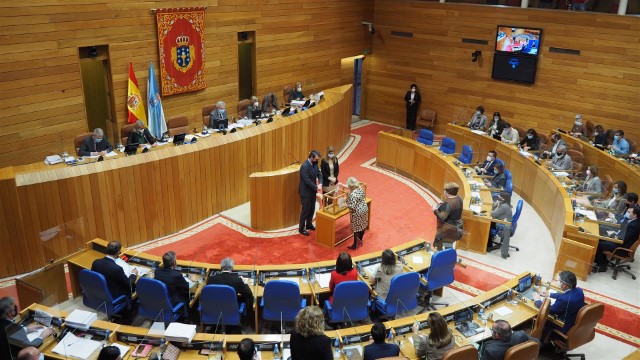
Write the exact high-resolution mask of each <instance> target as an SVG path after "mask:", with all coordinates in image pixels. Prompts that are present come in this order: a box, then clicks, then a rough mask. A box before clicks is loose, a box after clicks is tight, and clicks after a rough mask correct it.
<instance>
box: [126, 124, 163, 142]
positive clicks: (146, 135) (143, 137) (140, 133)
mask: <svg viewBox="0 0 640 360" xmlns="http://www.w3.org/2000/svg"><path fill="white" fill-rule="evenodd" d="M156 141H157V140H156V138H154V137H153V135H151V132H149V129H148V128H147V126H146V125H145V124H144V122H143V121H142V120H138V121H136V127H135V129H133V130H132V131H131V132H130V133H129V137H128V138H127V145H130V144H138V145H139V146H140V147H142V146H144V144H149V145H151V146H155V145H158V144H157V143H156Z"/></svg>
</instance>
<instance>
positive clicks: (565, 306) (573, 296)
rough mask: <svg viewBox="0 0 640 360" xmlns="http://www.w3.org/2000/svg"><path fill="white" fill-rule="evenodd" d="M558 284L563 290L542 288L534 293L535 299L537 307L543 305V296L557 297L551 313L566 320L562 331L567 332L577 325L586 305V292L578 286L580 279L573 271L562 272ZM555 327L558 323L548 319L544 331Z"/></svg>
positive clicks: (561, 319) (550, 310) (563, 320)
mask: <svg viewBox="0 0 640 360" xmlns="http://www.w3.org/2000/svg"><path fill="white" fill-rule="evenodd" d="M557 285H558V286H559V287H560V290H561V291H559V292H555V293H552V294H549V293H547V292H546V291H544V290H542V291H540V292H539V293H538V294H536V293H534V294H533V299H534V300H535V304H536V306H537V307H540V306H542V300H543V299H542V298H545V297H547V296H549V297H550V298H552V299H556V301H555V302H554V303H553V305H551V308H550V309H549V315H556V316H558V319H560V321H562V322H564V327H563V328H562V329H560V331H562V332H563V333H565V334H566V333H567V332H569V330H571V328H572V327H573V325H575V323H576V317H577V316H578V312H579V311H580V309H582V307H583V306H584V292H583V291H582V289H581V288H579V287H577V285H578V280H577V279H576V275H575V274H574V273H572V272H571V271H562V272H560V273H559V274H558V284H557ZM553 328H557V327H556V325H554V324H553V323H552V322H550V321H547V324H546V326H545V329H544V330H543V333H546V332H548V331H550V330H551V329H553Z"/></svg>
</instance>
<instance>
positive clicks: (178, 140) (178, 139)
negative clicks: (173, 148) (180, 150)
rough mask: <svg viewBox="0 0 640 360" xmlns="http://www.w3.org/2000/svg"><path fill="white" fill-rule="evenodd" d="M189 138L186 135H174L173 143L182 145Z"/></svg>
mask: <svg viewBox="0 0 640 360" xmlns="http://www.w3.org/2000/svg"><path fill="white" fill-rule="evenodd" d="M186 136H187V134H186V133H182V134H176V135H173V143H174V144H176V145H180V144H183V143H184V138H185V137H186Z"/></svg>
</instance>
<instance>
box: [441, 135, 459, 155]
mask: <svg viewBox="0 0 640 360" xmlns="http://www.w3.org/2000/svg"><path fill="white" fill-rule="evenodd" d="M439 150H440V152H442V153H443V154H453V153H455V152H456V141H455V140H453V139H452V138H448V137H446V138H444V139H442V142H441V143H440V149H439Z"/></svg>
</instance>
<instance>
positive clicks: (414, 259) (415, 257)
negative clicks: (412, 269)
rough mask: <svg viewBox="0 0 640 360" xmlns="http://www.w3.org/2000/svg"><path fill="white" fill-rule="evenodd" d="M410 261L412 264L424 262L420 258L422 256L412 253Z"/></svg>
mask: <svg viewBox="0 0 640 360" xmlns="http://www.w3.org/2000/svg"><path fill="white" fill-rule="evenodd" d="M411 261H413V263H414V264H424V260H423V259H422V256H419V255H413V256H412V257H411Z"/></svg>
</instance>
